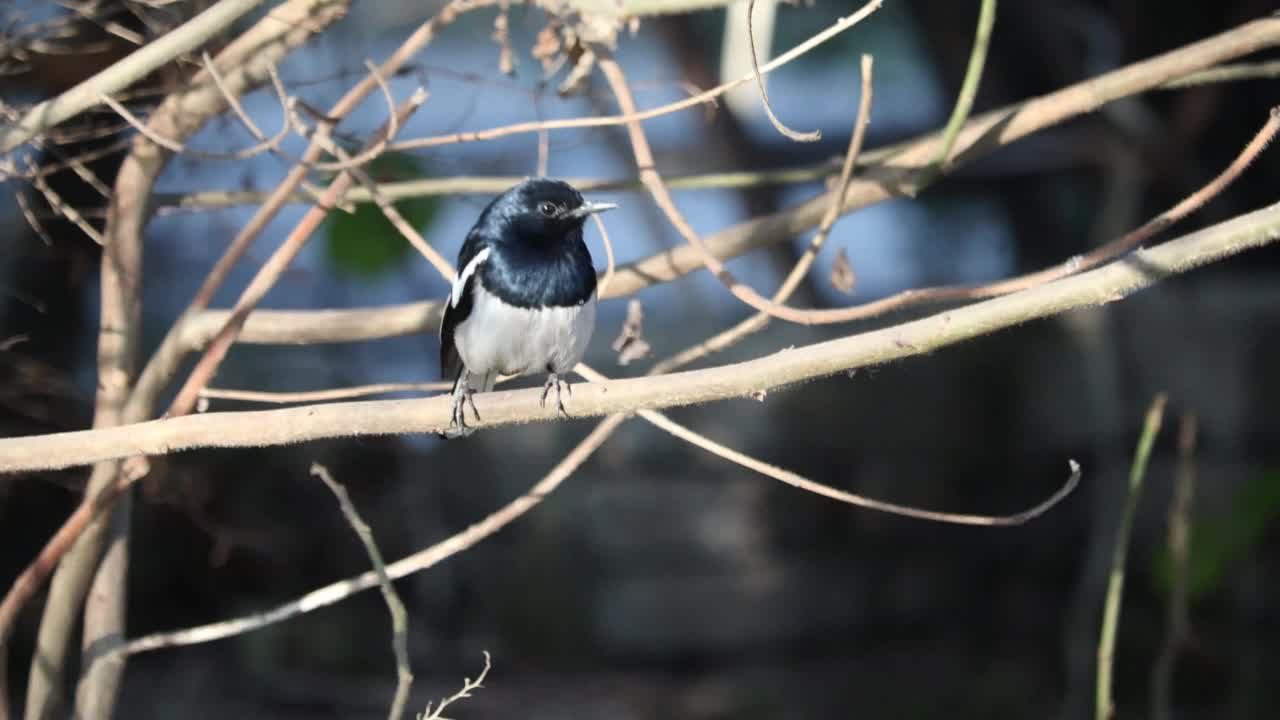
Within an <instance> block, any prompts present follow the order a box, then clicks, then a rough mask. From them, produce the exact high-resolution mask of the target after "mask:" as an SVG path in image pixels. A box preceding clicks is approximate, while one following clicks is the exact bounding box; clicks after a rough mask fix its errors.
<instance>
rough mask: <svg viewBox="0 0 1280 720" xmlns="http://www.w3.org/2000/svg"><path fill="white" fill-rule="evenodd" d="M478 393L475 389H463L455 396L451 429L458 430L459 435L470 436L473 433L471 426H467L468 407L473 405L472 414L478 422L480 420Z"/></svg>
mask: <svg viewBox="0 0 1280 720" xmlns="http://www.w3.org/2000/svg"><path fill="white" fill-rule="evenodd" d="M475 395H476V391H475V389H474V388H469V387H468V388H462V389H460V390H458V391H457V392H455V393H454V394H453V421H452V422H451V423H450V425H449V427H450V429H456V430H457V433H458V434H459V435H469V434H471V432H472V429H471V427H470V426H468V425H467V405H468V404H469V405H471V412H472V414H474V415H475V416H476V421H477V422H478V421H479V420H480V411H479V410H477V409H476V398H475Z"/></svg>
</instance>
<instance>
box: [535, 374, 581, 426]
mask: <svg viewBox="0 0 1280 720" xmlns="http://www.w3.org/2000/svg"><path fill="white" fill-rule="evenodd" d="M562 385H563V386H564V388H565V389H566V390H568V391H569V397H573V385H570V384H569V381H568V380H561V379H560V376H559V375H557V374H555V373H550V374H548V375H547V381H546V382H545V383H543V385H542V407H544V408H545V407H546V406H547V394H548V393H550V392H551V388H555V390H556V413H557V414H558V415H561V416H564V417H566V418H567V417H569V412H568V411H567V410H565V409H564V400H563V399H562V398H561V397H560V387H561V386H562Z"/></svg>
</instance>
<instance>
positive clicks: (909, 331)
mask: <svg viewBox="0 0 1280 720" xmlns="http://www.w3.org/2000/svg"><path fill="white" fill-rule="evenodd" d="M1277 237H1280V204H1276V205H1271V206H1268V207H1266V208H1263V209H1261V210H1256V211H1254V212H1251V213H1248V214H1246V215H1242V216H1240V217H1237V218H1234V219H1232V220H1230V221H1227V222H1225V223H1222V224H1219V225H1215V226H1213V227H1210V228H1207V229H1204V230H1201V231H1199V232H1196V233H1193V234H1191V235H1187V236H1184V237H1181V238H1178V239H1176V240H1171V241H1169V242H1167V243H1165V244H1163V245H1160V246H1159V247H1156V248H1152V249H1148V250H1140V251H1138V252H1135V253H1133V254H1132V255H1130V256H1128V257H1126V258H1124V259H1122V260H1118V261H1116V262H1113V263H1111V264H1109V265H1107V266H1105V267H1101V268H1098V269H1096V270H1091V271H1089V272H1085V273H1082V274H1080V275H1075V276H1072V277H1068V278H1063V279H1061V280H1057V281H1054V282H1051V283H1048V284H1045V285H1041V286H1038V287H1035V288H1032V289H1029V290H1025V291H1023V292H1019V293H1015V294H1012V295H1007V296H1004V297H1000V298H996V299H993V300H987V301H984V302H981V303H976V304H973V305H970V306H967V307H962V308H957V309H954V310H948V311H945V312H941V313H938V314H936V315H932V316H930V317H926V318H923V319H920V320H916V321H913V322H908V323H903V324H901V325H896V326H893V327H889V328H884V329H882V330H876V331H873V332H867V333H861V334H858V335H853V336H849V337H845V338H840V339H837V340H830V341H827V342H822V343H817V344H814V345H809V346H806V347H803V348H794V349H788V350H783V351H781V352H778V353H775V354H773V355H769V356H766V357H763V358H759V359H756V360H750V361H747V362H742V363H736V364H731V365H724V366H720V367H715V368H709V369H706V370H695V371H690V372H683V373H676V374H673V375H664V376H659V377H646V378H633V379H624V380H615V381H611V382H607V383H591V384H582V385H579V386H577V388H576V389H575V391H574V402H573V409H574V414H575V416H577V417H588V416H599V415H607V414H613V413H630V412H635V411H637V410H641V409H650V408H664V407H675V406H681V405H691V404H695V403H706V402H711V401H715V400H726V399H731V398H743V397H747V396H749V395H751V394H752V393H755V392H759V391H762V390H766V391H767V390H771V389H774V388H778V387H781V386H785V385H790V384H794V383H798V382H802V381H805V380H811V379H814V378H820V377H826V376H828V375H834V374H836V373H840V372H844V371H848V370H851V369H854V368H858V367H866V366H869V365H880V364H883V363H885V362H889V361H892V360H896V359H899V358H903V357H910V356H914V355H921V354H925V353H929V352H932V351H934V350H937V349H938V348H942V347H946V346H948V345H952V344H955V343H958V342H961V341H964V340H968V339H971V338H975V337H979V336H982V335H986V334H989V333H992V332H995V331H997V330H1000V329H1003V328H1007V327H1012V326H1014V325H1018V324H1021V323H1024V322H1027V321H1030V320H1034V319H1037V318H1043V317H1048V316H1051V315H1055V314H1058V313H1062V312H1065V311H1067V310H1071V309H1075V308H1080V307H1086V306H1093V305H1100V304H1105V303H1109V302H1114V301H1116V300H1119V299H1121V298H1124V297H1126V296H1128V295H1131V294H1133V293H1134V292H1136V291H1138V290H1141V289H1143V288H1146V287H1150V286H1151V285H1153V284H1155V283H1156V282H1158V281H1159V280H1161V279H1163V278H1165V277H1168V276H1170V275H1175V274H1178V273H1182V272H1186V271H1188V270H1192V269H1194V268H1197V267H1200V266H1203V265H1206V264H1209V263H1212V262H1214V261H1216V260H1220V259H1222V258H1225V257H1228V256H1231V255H1235V254H1237V253H1240V252H1243V251H1245V250H1248V249H1251V248H1256V247H1261V246H1264V245H1267V244H1269V243H1271V242H1273V241H1275V240H1276V239H1277ZM538 398H539V391H538V390H536V389H528V390H515V391H501V392H493V393H486V394H485V395H483V396H482V397H481V400H482V402H481V403H480V404H482V405H483V406H484V407H483V408H482V411H481V415H482V417H483V422H481V423H478V424H479V425H482V426H492V425H506V424H512V423H522V422H533V421H538V420H550V419H552V418H553V417H554V415H553V413H549V412H547V411H546V410H545V409H543V408H541V407H540V405H539V402H538ZM449 403H450V401H449V398H447V397H444V396H436V397H430V398H423V399H412V400H385V401H369V402H352V403H334V404H330V405H313V406H303V407H296V408H288V409H283V410H266V411H256V412H233V413H211V414H205V415H198V416H188V417H182V418H175V419H172V420H156V421H152V422H147V423H140V424H137V425H131V426H124V427H118V428H110V429H105V430H85V431H79V432H69V433H57V434H53V435H44V436H36V437H24V438H14V439H2V440H0V472H14V471H19V470H51V469H57V468H63V467H70V466H73V465H83V464H86V463H91V462H98V461H101V460H110V459H118V458H122V457H128V456H131V455H136V454H146V455H165V454H168V453H172V452H176V451H179V450H186V449H191V448H197V447H264V446H272V445H281V444H285V443H293V442H302V441H306V440H316V439H320V438H329V437H346V436H356V435H388V434H396V433H410V432H436V431H440V430H444V429H445V428H446V427H448V425H449V419H450V412H449ZM2 616H3V613H0V619H2Z"/></svg>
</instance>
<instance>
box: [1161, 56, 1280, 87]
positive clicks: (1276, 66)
mask: <svg viewBox="0 0 1280 720" xmlns="http://www.w3.org/2000/svg"><path fill="white" fill-rule="evenodd" d="M1278 77H1280V60H1272V61H1270V62H1260V63H1233V64H1231V65H1219V66H1218V67H1215V68H1210V69H1208V70H1201V71H1200V72H1196V73H1191V74H1190V75H1185V76H1183V77H1180V78H1177V79H1174V80H1170V81H1169V82H1167V83H1165V84H1164V85H1162V86H1161V87H1162V88H1164V89H1166V90H1178V89H1181V88H1188V87H1196V86H1198V85H1211V84H1216V83H1224V82H1237V81H1240V80H1271V79H1274V78H1278Z"/></svg>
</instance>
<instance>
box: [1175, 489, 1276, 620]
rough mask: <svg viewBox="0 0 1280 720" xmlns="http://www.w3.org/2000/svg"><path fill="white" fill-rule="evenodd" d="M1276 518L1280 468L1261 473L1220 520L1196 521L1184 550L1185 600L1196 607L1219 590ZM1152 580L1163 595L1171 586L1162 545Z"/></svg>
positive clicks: (1233, 501) (1236, 498)
mask: <svg viewBox="0 0 1280 720" xmlns="http://www.w3.org/2000/svg"><path fill="white" fill-rule="evenodd" d="M1277 517H1280V470H1270V471H1266V472H1263V473H1260V474H1258V475H1256V476H1254V477H1253V478H1251V479H1250V480H1249V481H1247V482H1246V483H1245V485H1244V487H1242V488H1240V491H1239V492H1238V493H1237V494H1236V497H1235V498H1234V499H1233V500H1232V503H1231V506H1230V509H1229V510H1228V511H1227V512H1225V513H1223V514H1222V515H1220V516H1214V517H1208V518H1203V519H1194V520H1192V522H1191V536H1190V538H1189V543H1190V544H1189V547H1188V550H1187V600H1188V601H1189V602H1191V603H1195V602H1196V601H1197V600H1199V599H1201V598H1203V597H1204V596H1205V595H1208V594H1210V593H1212V592H1215V591H1216V590H1218V589H1219V588H1221V587H1222V584H1223V581H1224V579H1225V578H1226V576H1227V574H1228V573H1230V572H1231V571H1232V570H1233V569H1235V567H1236V566H1237V564H1238V563H1239V561H1240V560H1241V558H1244V557H1246V556H1247V555H1248V554H1249V553H1250V552H1252V551H1253V549H1254V548H1255V547H1256V546H1257V544H1258V542H1259V541H1260V540H1261V539H1262V536H1263V535H1264V534H1265V533H1266V531H1267V529H1268V527H1269V526H1270V525H1271V523H1272V522H1274V521H1275V520H1276V518H1277ZM1152 570H1153V572H1152V577H1153V578H1154V580H1155V583H1156V587H1157V589H1159V590H1160V591H1161V592H1162V593H1164V594H1165V595H1168V594H1169V593H1170V592H1171V591H1172V588H1173V558H1172V555H1171V554H1170V551H1169V547H1168V545H1167V544H1166V545H1165V546H1164V547H1163V548H1161V550H1160V552H1159V553H1157V555H1156V557H1155V558H1154V567H1153V569H1152Z"/></svg>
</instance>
